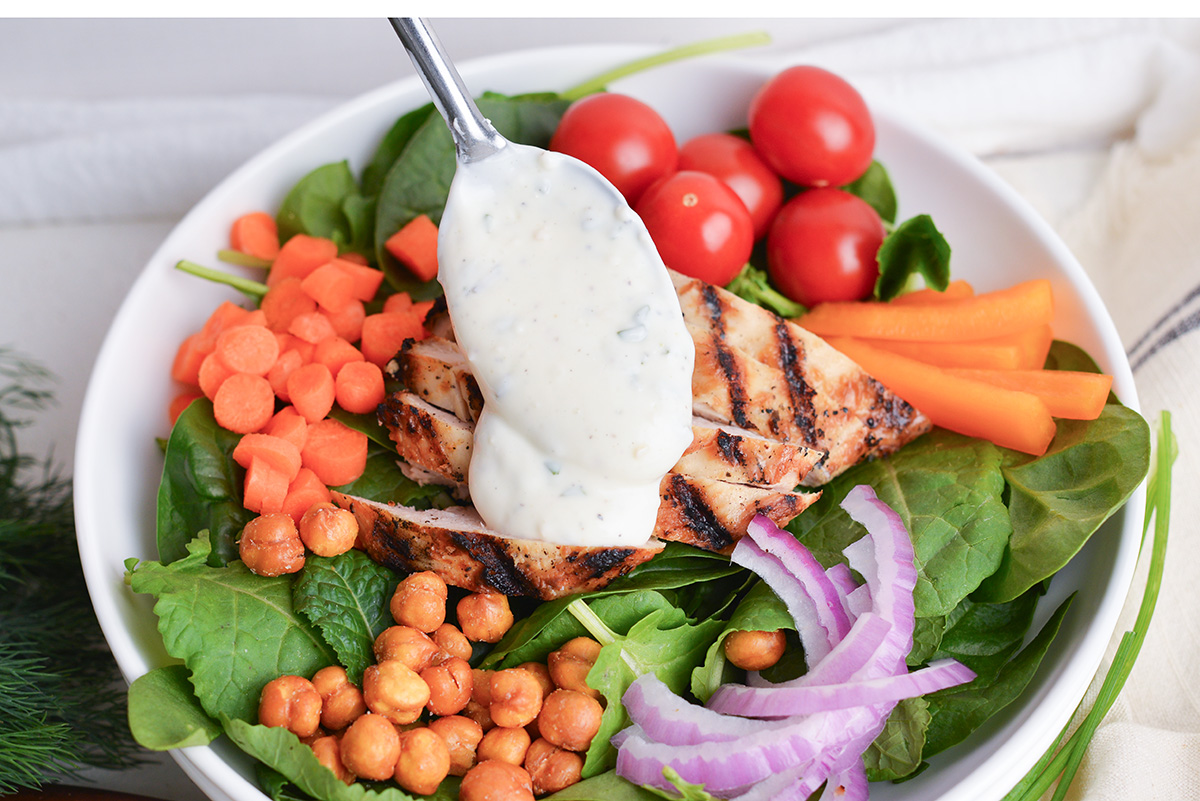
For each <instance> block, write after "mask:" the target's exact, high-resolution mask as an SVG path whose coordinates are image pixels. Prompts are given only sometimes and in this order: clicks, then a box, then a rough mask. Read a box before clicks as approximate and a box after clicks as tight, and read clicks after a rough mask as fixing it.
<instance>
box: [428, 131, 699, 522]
mask: <svg viewBox="0 0 1200 801" xmlns="http://www.w3.org/2000/svg"><path fill="white" fill-rule="evenodd" d="M438 278H439V280H440V281H441V284H442V286H443V288H444V289H445V291H446V302H447V306H448V308H449V311H450V319H451V320H452V321H453V323H454V331H455V337H456V338H457V340H458V342H459V344H460V345H461V346H462V349H463V352H464V353H465V355H466V357H467V360H468V361H469V362H470V364H471V369H472V372H473V373H474V375H475V378H476V379H477V380H478V382H479V386H480V390H481V391H482V393H483V397H484V407H483V412H482V414H481V416H480V418H479V422H478V423H477V425H476V427H475V440H474V446H473V450H472V454H471V464H470V472H469V476H468V488H469V490H470V494H471V499H472V502H473V503H474V505H475V508H476V509H477V510H478V512H479V514H480V516H481V517H482V518H483V520H484V522H486V523H487V524H488V526H489V527H490V528H492V529H494V530H495V531H497V532H500V533H502V534H504V535H506V536H509V537H515V538H523V539H536V540H544V541H549V542H555V543H559V544H562V545H602V546H610V545H611V546H640V545H643V544H645V543H646V541H647V540H648V539H649V537H650V536H651V533H652V532H653V529H654V522H655V518H656V516H657V510H658V505H659V483H660V481H661V479H662V477H663V476H664V475H665V474H666V472H667V471H668V470H670V469H671V467H672V466H674V464H675V462H676V461H678V459H679V457H680V455H681V454H682V453H683V451H684V450H685V449H686V448H687V446H688V444H689V443H690V442H691V439H692V429H691V420H692V392H691V376H692V363H693V360H694V349H693V345H692V339H691V337H690V336H689V334H688V332H687V329H686V327H685V325H684V322H683V315H682V313H681V311H680V307H679V299H678V297H677V296H676V294H675V291H674V288H673V287H672V285H671V281H670V278H669V277H668V275H667V271H666V268H665V267H664V266H663V263H662V259H661V258H660V257H659V255H658V251H657V250H656V249H655V247H654V244H653V242H652V241H651V240H650V235H649V234H648V233H647V232H646V228H645V226H644V225H643V224H642V221H641V219H640V218H638V216H637V215H636V214H634V213H633V211H632V210H631V209H630V208H629V206H628V205H627V204H626V203H625V202H624V201H623V200H621V198H620V195H619V194H618V193H617V191H616V190H615V189H613V188H612V186H611V185H610V184H609V183H608V182H607V181H606V180H605V179H604V178H603V177H601V176H600V174H599V173H597V172H596V171H595V170H593V169H591V168H590V167H588V166H586V165H584V164H583V163H582V162H579V161H576V160H575V159H573V158H570V157H567V156H564V155H562V154H559V153H551V152H547V151H544V150H541V149H538V148H533V147H528V146H525V145H518V144H514V143H509V144H508V145H506V146H505V147H504V148H503V149H501V150H500V151H499V152H497V153H496V154H494V155H491V156H489V157H487V158H486V159H482V160H480V161H476V162H473V163H468V164H462V163H460V164H459V165H458V170H457V172H456V173H455V176H454V182H453V184H452V185H451V187H450V197H449V200H448V202H447V204H446V210H445V213H444V214H443V216H442V221H441V226H440V229H439V234H438Z"/></svg>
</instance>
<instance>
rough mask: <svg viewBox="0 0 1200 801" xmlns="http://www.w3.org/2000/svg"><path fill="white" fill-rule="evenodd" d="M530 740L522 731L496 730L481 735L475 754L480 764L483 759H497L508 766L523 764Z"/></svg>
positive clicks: (502, 728) (526, 733)
mask: <svg viewBox="0 0 1200 801" xmlns="http://www.w3.org/2000/svg"><path fill="white" fill-rule="evenodd" d="M530 742H532V739H531V738H530V736H529V732H527V731H525V730H524V729H509V728H506V727H504V726H497V727H496V728H494V729H492V730H491V731H489V732H488V733H487V734H485V735H483V739H482V740H480V741H479V748H478V749H476V751H475V754H476V756H477V758H478V759H479V761H480V762H482V761H484V760H485V759H498V760H500V761H501V762H507V763H509V764H510V765H523V764H525V752H526V751H528V750H529V743H530Z"/></svg>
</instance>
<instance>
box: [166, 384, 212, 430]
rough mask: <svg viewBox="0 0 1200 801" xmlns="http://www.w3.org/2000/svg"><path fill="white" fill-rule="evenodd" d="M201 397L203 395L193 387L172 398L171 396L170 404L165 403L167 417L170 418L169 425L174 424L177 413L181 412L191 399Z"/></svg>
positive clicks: (177, 417) (177, 416)
mask: <svg viewBox="0 0 1200 801" xmlns="http://www.w3.org/2000/svg"><path fill="white" fill-rule="evenodd" d="M202 397H204V396H203V395H202V394H201V393H199V392H196V391H195V390H194V389H186V390H184V391H183V392H180V393H179V394H178V395H176V396H175V397H174V398H171V402H170V404H168V405H167V417H168V418H169V419H170V420H171V425H175V421H176V420H178V419H179V415H181V414H183V410H184V409H186V408H187V407H188V406H190V405H191V403H192V401H194V400H195V399H196V398H202Z"/></svg>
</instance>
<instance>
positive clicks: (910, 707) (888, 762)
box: [863, 697, 930, 782]
mask: <svg viewBox="0 0 1200 801" xmlns="http://www.w3.org/2000/svg"><path fill="white" fill-rule="evenodd" d="M929 720H930V715H929V702H928V701H926V700H925V698H924V697H919V698H905V699H904V700H902V701H901V702H900V703H898V704H896V707H895V709H893V710H892V713H891V714H890V715H888V719H887V723H885V724H884V726H883V731H881V732H880V733H879V736H878V737H876V738H875V740H874V742H872V743H871V744H870V745H869V746H868V747H867V750H866V751H864V752H863V766H864V767H865V768H866V769H867V779H868V780H870V781H873V782H879V781H894V780H896V779H902V778H904V777H905V776H907V775H909V774H910V773H912V772H913V771H915V770H916V769H917V768H919V767H920V766H921V751H922V749H923V748H924V747H925V730H926V729H928V728H929Z"/></svg>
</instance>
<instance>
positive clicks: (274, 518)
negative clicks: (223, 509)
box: [238, 513, 304, 576]
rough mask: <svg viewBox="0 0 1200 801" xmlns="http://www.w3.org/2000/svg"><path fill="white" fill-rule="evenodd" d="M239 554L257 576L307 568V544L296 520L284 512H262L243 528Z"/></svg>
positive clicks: (279, 574) (282, 573) (239, 541)
mask: <svg viewBox="0 0 1200 801" xmlns="http://www.w3.org/2000/svg"><path fill="white" fill-rule="evenodd" d="M238 555H239V556H240V557H241V559H242V562H244V563H245V565H246V567H248V568H249V569H250V572H252V573H254V574H255V575H259V576H282V575H284V574H285V573H295V572H296V571H298V570H299V569H300V568H302V567H304V543H303V542H301V541H300V532H299V531H297V530H296V521H294V520H292V516H291V515H285V514H283V513H277V514H269V515H259V516H258V517H256V518H254V519H253V520H251V521H250V522H249V523H247V524H246V527H245V528H243V529H242V538H241V539H240V540H238Z"/></svg>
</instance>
